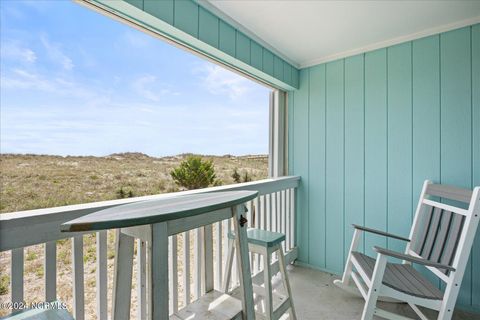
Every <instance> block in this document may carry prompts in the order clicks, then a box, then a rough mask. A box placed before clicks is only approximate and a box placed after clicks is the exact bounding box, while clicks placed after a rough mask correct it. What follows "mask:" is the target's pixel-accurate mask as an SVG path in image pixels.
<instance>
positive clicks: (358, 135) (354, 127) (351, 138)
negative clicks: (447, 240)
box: [343, 54, 365, 256]
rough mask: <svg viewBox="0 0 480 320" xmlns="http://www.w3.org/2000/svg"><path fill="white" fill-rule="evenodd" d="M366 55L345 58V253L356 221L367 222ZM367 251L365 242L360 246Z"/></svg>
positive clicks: (359, 223)
mask: <svg viewBox="0 0 480 320" xmlns="http://www.w3.org/2000/svg"><path fill="white" fill-rule="evenodd" d="M363 68H364V55H363V54H362V55H358V56H354V57H350V58H347V59H345V226H344V234H345V239H344V242H345V244H344V249H343V252H344V256H345V255H346V253H348V250H349V248H350V240H351V238H352V236H353V227H352V224H358V225H364V224H365V221H364V188H363V186H364V182H365V180H364V176H365V171H364V165H365V162H364V156H365V155H364V143H365V140H364V134H365V123H364V120H365V105H364V89H365V88H364V81H363V80H364V72H363ZM360 251H363V245H361V246H360Z"/></svg>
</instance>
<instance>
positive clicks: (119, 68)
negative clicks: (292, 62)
mask: <svg viewBox="0 0 480 320" xmlns="http://www.w3.org/2000/svg"><path fill="white" fill-rule="evenodd" d="M0 6H1V7H0V24H1V26H0V27H1V31H0V33H1V34H0V48H1V51H0V52H1V62H0V63H1V65H0V76H1V78H0V152H1V153H22V154H24V153H33V154H54V155H63V156H66V155H94V156H104V155H109V154H112V153H118V152H143V153H146V154H148V155H150V156H165V155H176V154H180V153H187V152H191V153H199V154H212V155H223V154H234V155H243V154H266V153H268V99H269V98H268V97H269V92H270V90H269V89H268V88H267V87H265V86H262V85H260V84H258V83H256V82H253V81H251V80H248V79H246V78H244V77H242V76H240V75H238V74H236V73H233V72H231V71H228V70H227V69H224V68H222V67H220V66H218V65H216V64H213V63H211V62H209V61H207V60H205V59H202V58H200V57H197V56H195V55H193V54H191V53H189V52H187V51H184V50H182V49H179V48H176V47H174V46H172V45H170V44H168V43H166V42H164V41H162V40H159V39H157V38H154V37H152V36H150V35H147V34H144V33H142V32H140V31H138V30H136V29H134V28H131V27H129V26H127V25H125V24H123V23H120V22H118V21H115V20H113V19H111V18H109V17H106V16H103V15H101V14H99V13H97V12H94V11H92V10H90V9H87V8H85V7H83V6H81V5H79V4H77V3H74V2H72V1H69V0H50V1H41V0H36V1H20V0H2V1H0Z"/></svg>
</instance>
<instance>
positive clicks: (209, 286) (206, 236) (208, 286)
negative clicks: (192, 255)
mask: <svg viewBox="0 0 480 320" xmlns="http://www.w3.org/2000/svg"><path fill="white" fill-rule="evenodd" d="M203 245H204V250H205V255H204V260H203V261H204V268H205V269H204V277H205V280H204V281H205V287H204V291H203V292H204V293H205V292H210V291H212V290H213V289H214V279H213V227H212V225H206V226H204V227H203Z"/></svg>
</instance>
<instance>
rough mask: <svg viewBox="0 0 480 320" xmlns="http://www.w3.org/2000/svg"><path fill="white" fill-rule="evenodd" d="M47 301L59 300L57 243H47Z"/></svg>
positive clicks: (45, 266)
mask: <svg viewBox="0 0 480 320" xmlns="http://www.w3.org/2000/svg"><path fill="white" fill-rule="evenodd" d="M43 267H44V268H45V301H54V300H56V299H57V242H56V241H49V242H46V243H45V259H44V264H43Z"/></svg>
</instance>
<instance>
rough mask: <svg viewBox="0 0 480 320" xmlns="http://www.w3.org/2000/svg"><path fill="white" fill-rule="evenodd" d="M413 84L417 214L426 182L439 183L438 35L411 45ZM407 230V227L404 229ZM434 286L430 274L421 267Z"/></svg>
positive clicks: (413, 191) (432, 277) (413, 150)
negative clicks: (419, 200)
mask: <svg viewBox="0 0 480 320" xmlns="http://www.w3.org/2000/svg"><path fill="white" fill-rule="evenodd" d="M412 71H413V73H412V85H413V147H412V152H413V153H412V156H413V177H412V178H413V180H412V198H413V201H414V207H413V210H412V211H411V218H410V221H412V220H413V216H414V214H415V209H416V208H415V205H416V204H417V202H418V199H419V196H420V192H421V191H422V185H423V182H424V181H425V180H427V179H429V180H432V181H435V182H439V181H440V41H439V37H438V36H434V37H428V38H425V39H420V40H416V41H414V42H413V43H412ZM405 227H407V226H405ZM420 270H421V271H423V273H424V274H425V275H426V276H428V278H429V279H430V280H431V281H432V282H433V283H439V280H438V278H436V277H435V276H434V275H432V273H431V272H428V271H426V270H425V269H424V268H420Z"/></svg>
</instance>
